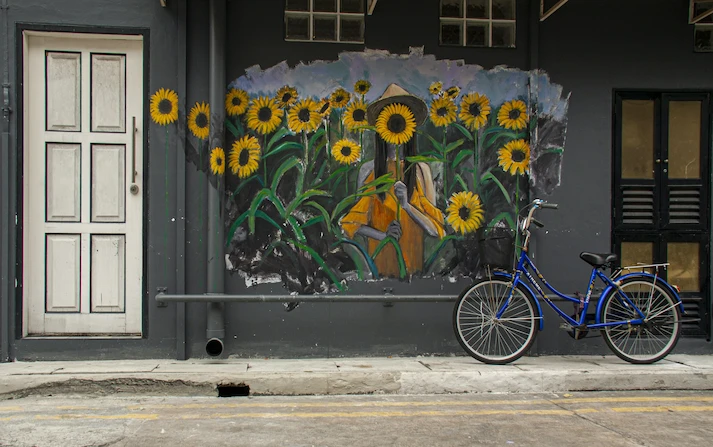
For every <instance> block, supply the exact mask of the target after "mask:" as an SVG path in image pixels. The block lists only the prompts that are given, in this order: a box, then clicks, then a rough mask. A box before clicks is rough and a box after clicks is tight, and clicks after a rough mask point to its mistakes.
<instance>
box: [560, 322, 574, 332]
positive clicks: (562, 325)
mask: <svg viewBox="0 0 713 447" xmlns="http://www.w3.org/2000/svg"><path fill="white" fill-rule="evenodd" d="M560 329H563V330H565V331H571V330H572V325H571V324H569V323H560Z"/></svg>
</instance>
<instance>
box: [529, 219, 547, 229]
mask: <svg viewBox="0 0 713 447" xmlns="http://www.w3.org/2000/svg"><path fill="white" fill-rule="evenodd" d="M530 222H532V223H534V224H535V225H536V226H537V227H539V228H542V227H544V226H545V224H543V223H542V222H540V221H539V220H537V219H535V218H534V217H533V218H532V219H530Z"/></svg>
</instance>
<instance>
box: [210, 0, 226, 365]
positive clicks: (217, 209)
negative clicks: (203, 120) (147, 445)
mask: <svg viewBox="0 0 713 447" xmlns="http://www.w3.org/2000/svg"><path fill="white" fill-rule="evenodd" d="M209 23H210V28H209V33H210V36H209V42H210V46H209V61H210V64H209V87H208V88H209V98H210V112H211V116H210V136H209V138H210V139H209V141H210V149H211V150H212V149H214V148H216V147H220V148H223V149H225V132H224V129H225V107H224V103H225V85H226V84H225V34H226V0H210V8H209ZM217 180H218V181H217V182H215V184H216V187H215V188H213V186H212V185H211V182H206V184H207V188H208V254H207V267H208V278H207V292H208V293H215V294H222V293H223V291H224V288H225V261H224V256H223V206H222V200H221V199H222V197H223V194H222V190H223V188H224V187H225V185H224V182H223V181H222V180H223V179H221V178H220V176H219V177H218V179H217ZM207 306H208V308H207V316H206V339H207V342H206V353H207V354H208V355H209V356H211V357H217V356H219V355H221V354H222V353H223V339H224V338H225V313H224V303H222V302H210V303H208V304H207Z"/></svg>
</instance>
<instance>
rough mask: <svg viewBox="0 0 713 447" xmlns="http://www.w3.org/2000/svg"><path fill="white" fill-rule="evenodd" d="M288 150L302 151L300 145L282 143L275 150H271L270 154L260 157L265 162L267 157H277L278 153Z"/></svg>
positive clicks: (294, 142)
mask: <svg viewBox="0 0 713 447" xmlns="http://www.w3.org/2000/svg"><path fill="white" fill-rule="evenodd" d="M289 149H300V150H301V149H302V145H301V144H300V143H298V142H296V141H285V142H284V143H280V144H279V145H278V146H277V147H276V148H275V149H273V150H271V151H270V153H268V154H265V156H264V157H262V159H263V160H265V159H266V158H268V157H272V156H273V155H277V154H279V153H280V152H283V151H286V150H289Z"/></svg>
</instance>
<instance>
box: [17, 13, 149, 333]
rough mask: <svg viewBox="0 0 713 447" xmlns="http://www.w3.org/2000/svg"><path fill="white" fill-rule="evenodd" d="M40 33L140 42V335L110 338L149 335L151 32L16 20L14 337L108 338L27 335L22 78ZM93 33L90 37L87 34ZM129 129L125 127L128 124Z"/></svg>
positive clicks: (24, 117) (25, 112)
mask: <svg viewBox="0 0 713 447" xmlns="http://www.w3.org/2000/svg"><path fill="white" fill-rule="evenodd" d="M33 34H34V35H43V36H50V37H70V34H71V35H72V36H71V37H75V38H84V37H85V36H84V35H86V38H96V35H105V36H106V38H107V39H111V38H112V36H118V35H124V36H136V38H138V39H141V40H142V41H143V54H142V57H143V64H142V65H143V92H141V94H142V95H143V98H144V106H143V112H144V113H143V117H142V119H143V128H144V132H143V138H142V140H141V142H142V144H143V148H144V154H143V168H142V171H143V173H144V174H143V175H144V178H143V188H142V189H143V196H144V197H143V209H142V227H141V231H142V236H141V240H142V247H141V255H142V266H141V278H142V280H141V283H142V284H141V295H142V297H141V336H140V337H137V336H129V337H126V336H123V337H122V336H121V335H117V336H112V337H109V338H142V339H145V338H148V310H149V306H148V297H149V293H148V280H147V273H148V255H149V253H148V236H149V229H148V221H149V219H148V210H149V200H150V196H151V195H150V181H149V179H150V172H149V166H150V163H149V159H150V150H149V132H150V130H149V129H150V120H149V114H148V112H147V111H148V98H149V92H150V85H149V80H150V65H151V64H150V32H149V29H148V28H132V27H101V26H68V25H53V24H36V23H21V22H18V23H17V24H16V27H15V61H16V64H15V70H16V71H15V80H16V83H15V84H16V85H17V86H18V88H16V90H15V101H16V104H17V110H18V113H17V114H16V117H17V119H16V123H15V124H16V127H15V131H16V135H17V140H16V141H17V145H16V149H17V151H16V157H17V165H16V184H15V188H16V191H17V194H16V197H15V200H16V202H15V203H16V214H15V215H16V219H15V222H16V227H15V229H16V232H15V238H16V239H15V240H16V245H15V247H16V252H15V259H16V265H15V281H16V285H15V300H14V301H15V320H14V326H15V327H14V335H15V339H21V338H32V339H38V338H49V339H62V338H72V339H79V338H89V339H92V338H107V337H106V336H104V337H93V336H51V337H43V336H32V337H28V336H27V325H26V320H27V315H26V314H25V308H24V288H23V281H24V275H23V272H24V263H25V259H24V251H25V231H24V213H25V209H24V200H25V198H24V190H25V184H26V179H25V176H24V172H25V160H24V150H25V140H26V136H25V135H26V134H25V132H26V130H25V121H26V119H27V117H26V114H27V111H26V110H25V105H24V79H25V71H26V70H27V57H26V53H27V36H28V35H33ZM90 34H91V35H94V36H89V35H90ZM127 128H128V127H127Z"/></svg>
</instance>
